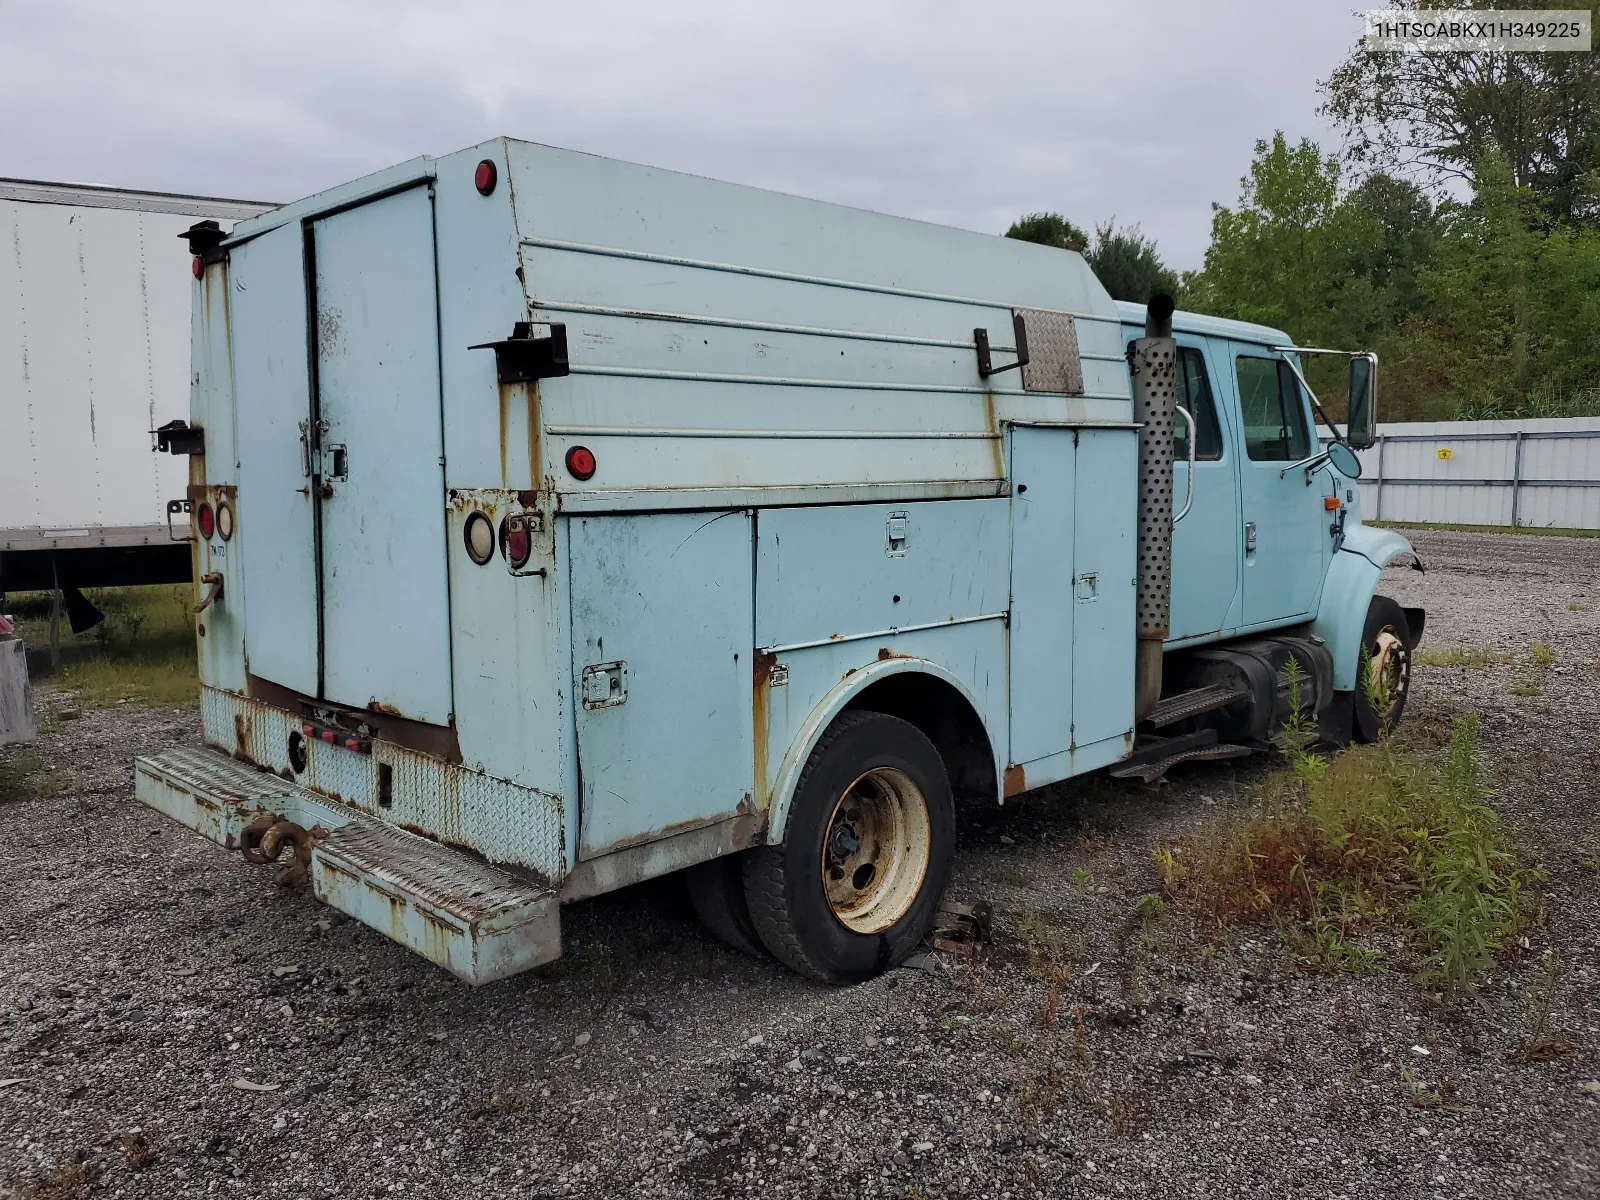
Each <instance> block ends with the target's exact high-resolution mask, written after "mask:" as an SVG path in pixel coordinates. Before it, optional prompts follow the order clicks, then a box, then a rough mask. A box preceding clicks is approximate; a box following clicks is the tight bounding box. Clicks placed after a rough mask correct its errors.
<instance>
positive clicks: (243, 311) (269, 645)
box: [223, 221, 317, 696]
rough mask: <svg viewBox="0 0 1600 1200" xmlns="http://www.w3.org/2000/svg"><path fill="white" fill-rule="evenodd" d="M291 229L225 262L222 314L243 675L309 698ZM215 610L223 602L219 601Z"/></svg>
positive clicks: (312, 673)
mask: <svg viewBox="0 0 1600 1200" xmlns="http://www.w3.org/2000/svg"><path fill="white" fill-rule="evenodd" d="M302 238H303V235H302V232H301V228H300V224H299V222H297V221H296V222H291V223H290V224H288V225H284V226H281V227H279V228H277V229H274V230H272V231H271V232H270V233H264V234H262V235H261V236H260V237H258V238H254V239H252V240H251V241H248V242H246V243H244V245H242V246H236V247H235V248H234V249H233V250H231V251H230V252H229V255H228V313H229V317H230V322H229V328H230V343H231V346H232V350H233V379H234V395H235V405H236V409H235V411H236V413H237V421H238V431H239V432H238V445H239V446H240V448H241V452H240V454H239V512H238V514H237V519H238V530H239V532H238V534H237V536H236V537H235V538H234V544H235V546H236V547H237V549H236V550H235V551H234V552H235V554H236V555H237V556H238V558H239V560H240V561H239V565H238V567H236V568H233V569H235V570H239V571H240V572H241V573H242V574H243V576H244V587H243V594H245V595H248V596H250V597H252V603H251V604H250V605H249V606H248V609H247V611H246V613H245V657H246V661H247V662H248V663H249V668H250V671H251V673H252V674H254V675H258V676H260V677H261V678H263V679H268V680H271V681H272V682H273V683H276V684H280V685H282V686H283V687H286V688H292V689H294V690H295V691H297V692H301V693H303V694H305V695H308V696H314V695H316V693H317V551H316V546H317V543H316V532H315V527H314V521H315V516H314V513H313V508H312V505H313V500H312V498H311V497H312V486H311V485H312V480H311V473H310V464H309V461H308V460H307V459H306V457H305V454H304V451H303V449H302V428H303V427H304V425H305V424H306V423H307V422H309V421H310V419H311V381H310V369H309V364H308V363H307V361H306V277H305V253H304V247H303V242H302ZM223 603H227V601H226V599H224V601H223Z"/></svg>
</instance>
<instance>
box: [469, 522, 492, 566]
mask: <svg viewBox="0 0 1600 1200" xmlns="http://www.w3.org/2000/svg"><path fill="white" fill-rule="evenodd" d="M461 534H462V540H464V541H465V542H466V544H467V557H468V558H470V559H472V561H473V562H475V563H477V564H478V565H479V566H480V567H481V566H483V564H484V563H486V562H488V561H489V560H490V559H491V558H493V557H494V526H493V525H491V524H489V518H488V517H486V516H484V515H483V514H482V513H481V512H475V513H473V514H471V515H470V516H469V517H467V524H466V527H465V528H464V529H463V530H462V531H461Z"/></svg>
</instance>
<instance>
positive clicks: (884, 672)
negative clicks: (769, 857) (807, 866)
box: [767, 658, 1004, 845]
mask: <svg viewBox="0 0 1600 1200" xmlns="http://www.w3.org/2000/svg"><path fill="white" fill-rule="evenodd" d="M908 673H916V674H919V675H931V676H933V677H934V678H935V679H939V680H941V681H943V682H944V683H947V684H949V685H950V686H951V687H953V688H954V689H955V690H956V691H957V692H958V693H960V695H961V697H962V699H964V700H965V701H966V702H967V704H968V705H970V706H971V708H972V711H973V712H974V713H976V714H977V716H978V720H979V721H981V722H982V723H983V727H984V732H985V733H987V734H988V736H989V745H990V747H991V748H993V747H994V746H996V745H1000V744H1002V743H1000V742H997V741H996V739H995V736H994V730H993V729H991V728H990V726H989V722H988V721H987V720H986V719H985V718H984V713H983V707H982V706H981V705H980V704H979V703H978V701H977V698H976V697H975V696H974V695H973V694H972V692H971V691H970V690H969V689H968V687H967V685H966V684H964V683H962V682H961V680H960V679H959V678H957V677H956V676H955V675H953V674H951V672H950V671H948V670H947V669H945V668H944V667H941V666H940V665H939V664H938V663H936V662H932V661H930V660H929V659H926V658H889V659H877V660H875V661H873V662H871V663H869V664H867V665H866V666H863V667H861V668H859V669H858V670H855V671H852V672H851V673H850V674H849V675H846V676H845V677H844V678H843V679H842V680H840V681H839V682H838V683H837V684H835V685H834V686H833V689H832V690H831V691H830V692H828V694H827V695H825V696H824V697H823V698H822V699H821V700H820V701H818V702H817V706H816V707H815V708H813V709H812V710H811V715H810V716H808V717H807V718H806V719H805V723H804V724H802V725H801V726H800V732H799V733H798V734H797V735H796V736H795V739H794V741H793V743H791V745H790V746H789V749H788V751H787V752H786V753H785V754H784V756H783V762H782V763H781V764H780V765H779V767H778V776H777V779H776V780H774V781H773V786H772V792H771V796H772V801H771V807H770V809H769V811H768V815H767V842H768V844H770V845H777V844H778V843H779V842H781V841H783V833H784V827H785V825H787V823H788V820H789V806H790V804H791V803H793V801H794V793H795V789H796V788H797V787H798V786H799V784H800V772H801V771H802V770H803V769H804V767H805V765H806V760H807V759H808V758H810V757H811V751H812V748H813V747H815V746H816V744H817V740H818V739H819V738H821V737H822V735H823V732H824V731H825V730H826V729H827V728H828V726H829V724H831V723H832V721H833V719H834V718H835V717H837V716H838V715H839V714H840V713H841V712H843V711H844V710H845V709H846V708H847V707H848V706H849V704H850V702H851V701H852V700H853V699H855V698H856V697H857V696H859V695H860V694H861V693H862V692H864V691H865V690H866V689H867V688H868V687H870V686H872V685H873V684H874V683H877V682H878V681H879V680H881V679H885V678H887V677H888V676H890V675H902V674H908ZM1000 771H1001V767H1000V764H999V762H996V763H995V765H994V772H995V776H994V782H995V795H996V796H1000V795H1004V793H1003V792H1002V791H1001V790H1000V787H1001V781H1000Z"/></svg>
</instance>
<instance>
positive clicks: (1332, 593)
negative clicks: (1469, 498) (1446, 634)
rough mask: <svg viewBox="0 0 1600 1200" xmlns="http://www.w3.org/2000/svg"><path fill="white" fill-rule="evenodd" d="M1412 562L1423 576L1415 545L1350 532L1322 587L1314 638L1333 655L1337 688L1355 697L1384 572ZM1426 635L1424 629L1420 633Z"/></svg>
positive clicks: (1385, 533) (1366, 528)
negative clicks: (1364, 638)
mask: <svg viewBox="0 0 1600 1200" xmlns="http://www.w3.org/2000/svg"><path fill="white" fill-rule="evenodd" d="M1402 556H1404V557H1409V558H1410V559H1411V560H1412V564H1413V565H1414V566H1415V567H1416V568H1417V570H1419V571H1420V570H1422V560H1421V559H1419V558H1418V557H1417V552H1416V551H1415V550H1413V549H1412V548H1411V543H1410V542H1408V541H1406V539H1405V538H1403V537H1401V536H1400V535H1399V534H1398V533H1395V532H1394V531H1393V530H1391V529H1375V528H1373V527H1372V526H1370V525H1354V526H1351V527H1350V529H1348V530H1347V531H1346V532H1345V540H1344V544H1343V545H1342V546H1341V547H1340V548H1339V552H1338V553H1337V554H1335V555H1334V556H1333V561H1332V562H1330V563H1329V564H1328V575H1327V578H1326V579H1325V580H1324V581H1323V584H1322V603H1321V604H1320V605H1319V606H1318V608H1317V617H1316V620H1315V621H1313V622H1312V623H1311V632H1312V633H1314V634H1316V635H1317V636H1318V637H1320V638H1321V639H1322V640H1323V641H1324V642H1326V643H1327V646H1328V650H1329V652H1330V653H1332V655H1333V687H1334V690H1335V691H1338V692H1353V691H1354V690H1355V689H1356V685H1357V677H1358V676H1359V675H1360V674H1361V634H1362V631H1363V629H1364V628H1365V626H1366V622H1367V606H1368V605H1370V604H1371V603H1372V594H1373V592H1375V591H1376V590H1377V587H1378V580H1379V579H1380V578H1381V577H1382V576H1383V568H1384V567H1386V566H1387V565H1388V564H1389V563H1391V562H1393V561H1394V560H1395V559H1397V558H1400V557H1402ZM1418 632H1420V625H1419V630H1418Z"/></svg>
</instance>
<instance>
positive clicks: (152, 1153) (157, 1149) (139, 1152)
mask: <svg viewBox="0 0 1600 1200" xmlns="http://www.w3.org/2000/svg"><path fill="white" fill-rule="evenodd" d="M117 1144H118V1145H119V1146H121V1147H122V1159H123V1161H124V1162H126V1163H127V1164H128V1170H130V1171H142V1170H144V1169H145V1168H146V1167H148V1166H149V1165H150V1164H151V1163H153V1162H155V1161H156V1160H157V1159H158V1158H160V1157H161V1143H160V1141H159V1140H158V1139H155V1138H152V1137H150V1135H149V1134H147V1133H145V1132H144V1131H143V1130H140V1129H133V1130H130V1131H128V1132H127V1133H119V1134H118V1135H117Z"/></svg>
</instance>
